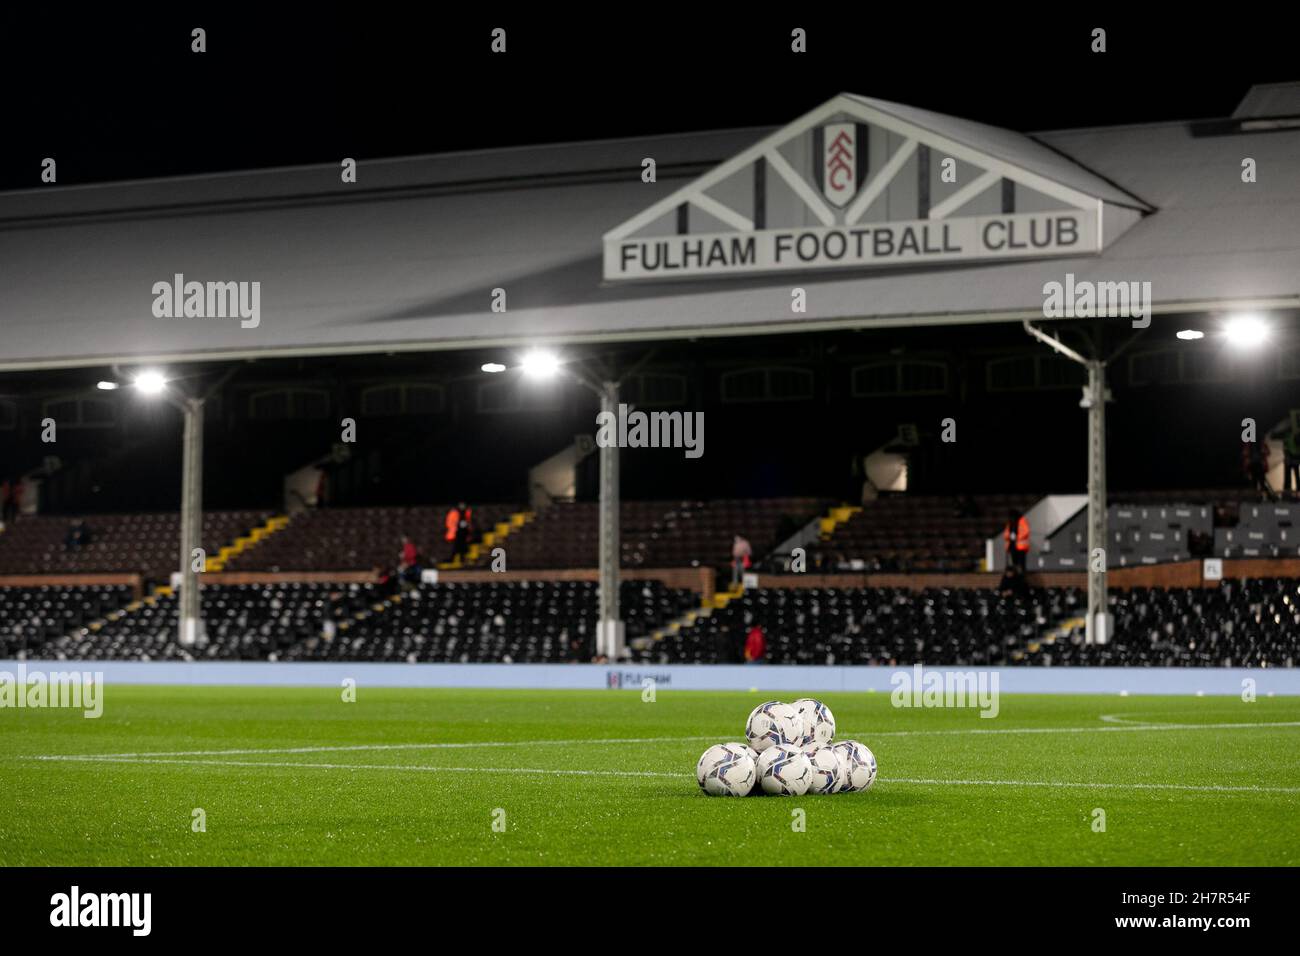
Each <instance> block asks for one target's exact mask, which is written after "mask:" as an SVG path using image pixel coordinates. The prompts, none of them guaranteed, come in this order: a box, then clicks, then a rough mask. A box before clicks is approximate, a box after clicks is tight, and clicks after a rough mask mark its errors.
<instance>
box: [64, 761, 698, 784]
mask: <svg viewBox="0 0 1300 956" xmlns="http://www.w3.org/2000/svg"><path fill="white" fill-rule="evenodd" d="M82 759H85V760H86V761H87V762H89V763H124V764H137V763H144V764H180V765H187V766H188V765H197V766H203V767H282V768H287V767H303V768H306V769H309V770H411V771H417V772H422V773H524V774H544V775H547V776H563V777H569V776H575V777H671V778H673V779H675V780H680V779H684V778H688V777H690V776H692V775H691V774H688V773H665V772H663V771H658V770H560V769H556V768H550V767H545V768H544V767H431V766H428V765H427V764H388V763H301V762H298V761H294V760H175V759H167V760H155V759H152V758H147V757H88V758H82Z"/></svg>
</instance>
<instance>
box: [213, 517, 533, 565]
mask: <svg viewBox="0 0 1300 956" xmlns="http://www.w3.org/2000/svg"><path fill="white" fill-rule="evenodd" d="M449 507H451V506H450V505H421V506H416V507H407V508H322V509H318V510H314V511H303V512H300V513H298V514H296V515H294V516H293V518H292V519H291V520H290V521H289V524H288V525H287V526H286V527H285V528H284V530H282V531H278V532H276V533H275V534H272V535H268V536H267V537H266V538H264V539H263V540H262V541H261V542H260V543H259V544H257V545H256V546H255V547H252V548H249V549H248V550H247V551H245V552H244V553H243V554H240V555H238V556H236V557H235V558H233V559H232V560H231V561H230V563H229V564H228V565H227V566H226V570H228V571H369V570H370V569H372V568H376V567H378V568H385V569H391V568H393V567H395V566H396V564H397V560H398V556H399V554H400V552H401V549H402V535H404V534H405V535H409V536H410V538H411V540H412V541H414V542H415V545H416V547H417V548H418V549H419V551H420V553H421V554H422V555H425V556H426V560H427V561H428V563H429V564H430V565H432V564H433V563H436V562H438V561H443V560H445V559H446V557H447V551H448V545H447V543H446V542H445V541H444V540H443V533H444V525H443V522H444V520H445V519H446V515H447V509H448V508H449ZM471 507H472V508H473V511H474V524H475V526H476V528H477V531H478V534H479V535H482V534H483V533H484V532H487V531H491V530H492V528H493V526H494V525H495V524H496V523H497V522H499V521H504V520H505V519H506V518H508V517H509V516H510V514H511V513H512V512H515V511H517V510H519V509H518V508H516V507H514V506H513V505H475V504H472V503H471Z"/></svg>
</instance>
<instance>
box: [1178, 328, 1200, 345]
mask: <svg viewBox="0 0 1300 956" xmlns="http://www.w3.org/2000/svg"><path fill="white" fill-rule="evenodd" d="M1175 338H1179V339H1182V340H1183V341H1184V342H1195V341H1196V340H1197V339H1203V338H1205V333H1204V332H1202V331H1201V330H1200V329H1183V330H1181V331H1179V332H1177V333H1175Z"/></svg>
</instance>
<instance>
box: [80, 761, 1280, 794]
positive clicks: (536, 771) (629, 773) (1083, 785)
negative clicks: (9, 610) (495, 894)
mask: <svg viewBox="0 0 1300 956" xmlns="http://www.w3.org/2000/svg"><path fill="white" fill-rule="evenodd" d="M99 761H100V762H104V763H124V764H141V763H143V764H180V765H186V766H195V765H197V766H204V767H274V768H279V769H293V768H299V769H308V770H389V771H391V770H398V771H409V772H417V773H509V774H527V775H536V776H561V777H569V776H574V777H660V778H663V777H666V778H670V779H673V780H686V779H689V778H690V777H691V774H689V773H665V772H662V771H654V770H560V769H555V768H545V767H430V766H427V765H424V764H346V763H298V762H295V761H282V760H280V761H273V760H184V759H182V760H174V759H172V760H162V759H149V758H144V759H141V758H126V757H104V758H99ZM881 783H883V784H885V785H886V786H888V785H889V784H896V783H897V784H911V785H914V786H943V787H954V786H956V787H1047V788H1055V789H1077V790H1177V791H1189V792H1203V793H1300V787H1262V786H1258V785H1254V784H1251V785H1247V786H1239V787H1232V786H1220V785H1216V784H1181V783H1101V782H1071V781H1057V780H929V779H918V778H907V777H900V778H886V779H884V780H882V781H881Z"/></svg>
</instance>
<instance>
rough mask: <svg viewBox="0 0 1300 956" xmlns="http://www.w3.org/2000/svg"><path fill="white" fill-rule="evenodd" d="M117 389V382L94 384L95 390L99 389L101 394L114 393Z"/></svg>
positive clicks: (106, 381)
mask: <svg viewBox="0 0 1300 956" xmlns="http://www.w3.org/2000/svg"><path fill="white" fill-rule="evenodd" d="M117 387H118V385H117V382H110V381H108V380H107V379H105V380H104V381H102V382H96V383H95V388H97V389H99V390H100V391H101V392H112V391H115V390H116V389H117Z"/></svg>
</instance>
